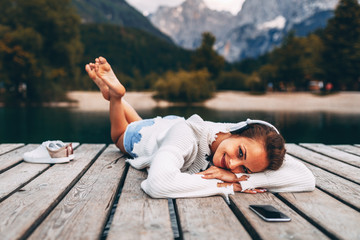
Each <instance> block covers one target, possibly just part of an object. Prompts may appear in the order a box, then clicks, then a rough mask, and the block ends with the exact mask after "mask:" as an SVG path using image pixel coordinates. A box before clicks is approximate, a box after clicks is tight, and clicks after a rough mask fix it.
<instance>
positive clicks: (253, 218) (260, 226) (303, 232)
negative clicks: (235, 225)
mask: <svg viewBox="0 0 360 240" xmlns="http://www.w3.org/2000/svg"><path fill="white" fill-rule="evenodd" d="M230 198H231V200H232V201H233V202H234V204H235V205H236V207H237V208H238V209H239V210H240V212H241V213H242V214H243V215H244V216H245V218H246V220H247V221H248V222H249V224H250V225H251V226H252V227H253V228H254V229H255V231H256V233H257V234H258V235H259V236H260V238H261V239H270V240H272V239H328V238H327V237H326V236H325V235H324V234H323V233H322V232H320V231H319V230H318V229H317V228H315V227H314V226H313V225H311V224H310V223H309V222H308V221H306V220H305V219H304V218H303V217H301V216H300V215H299V214H297V213H296V212H295V211H293V210H292V209H291V208H290V207H288V206H287V205H286V204H285V203H283V202H282V201H280V200H279V199H278V198H276V197H275V196H274V195H273V194H272V193H261V194H260V193H259V194H244V193H236V194H235V195H234V196H231V197H230ZM251 204H266V205H267V204H269V205H273V206H274V207H275V208H277V209H279V210H280V211H281V212H283V213H285V214H286V215H288V216H289V217H290V218H291V221H290V222H282V223H273V222H266V221H264V220H262V219H261V218H260V217H259V216H257V215H256V214H255V213H254V212H253V211H252V210H250V209H249V205H251ZM253 237H255V236H253ZM255 238H256V237H255Z"/></svg>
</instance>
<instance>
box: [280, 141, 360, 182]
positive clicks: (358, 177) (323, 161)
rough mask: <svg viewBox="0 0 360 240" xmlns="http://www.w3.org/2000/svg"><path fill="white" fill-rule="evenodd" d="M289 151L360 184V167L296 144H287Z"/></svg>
mask: <svg viewBox="0 0 360 240" xmlns="http://www.w3.org/2000/svg"><path fill="white" fill-rule="evenodd" d="M286 150H287V153H289V154H291V155H294V156H295V157H298V158H300V159H302V160H304V161H306V162H308V163H311V164H314V165H316V166H318V167H321V168H323V169H325V170H327V171H330V172H332V173H335V174H337V175H339V176H341V177H343V178H346V179H349V180H350V181H354V182H356V183H358V184H360V168H358V167H354V166H351V165H348V164H344V163H343V162H340V161H337V160H334V159H332V158H329V157H326V156H324V155H322V154H319V153H315V152H313V151H311V150H309V149H306V148H303V147H300V146H298V145H296V144H286Z"/></svg>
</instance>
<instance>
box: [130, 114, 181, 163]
mask: <svg viewBox="0 0 360 240" xmlns="http://www.w3.org/2000/svg"><path fill="white" fill-rule="evenodd" d="M176 118H179V117H178V116H174V115H170V116H166V117H164V119H176ZM154 123H155V120H154V119H145V120H140V121H136V122H132V123H130V124H129V125H128V126H127V128H126V131H125V135H124V148H125V151H126V152H127V153H128V154H129V155H130V156H131V157H133V158H136V157H138V155H137V154H136V153H134V152H133V149H134V144H135V143H138V142H140V140H141V133H140V130H141V129H142V128H143V127H147V126H151V125H153V124H154Z"/></svg>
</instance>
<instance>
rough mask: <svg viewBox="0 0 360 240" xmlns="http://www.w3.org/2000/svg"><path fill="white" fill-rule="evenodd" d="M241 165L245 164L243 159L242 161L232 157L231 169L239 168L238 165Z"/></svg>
mask: <svg viewBox="0 0 360 240" xmlns="http://www.w3.org/2000/svg"><path fill="white" fill-rule="evenodd" d="M241 165H243V161H241V160H239V159H230V161H229V168H230V169H234V168H237V167H239V166H241Z"/></svg>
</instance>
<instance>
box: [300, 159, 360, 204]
mask: <svg viewBox="0 0 360 240" xmlns="http://www.w3.org/2000/svg"><path fill="white" fill-rule="evenodd" d="M304 164H305V165H306V166H307V167H308V168H309V169H310V171H311V172H312V173H313V174H314V176H315V178H316V186H318V187H319V188H321V189H323V190H325V191H327V192H329V193H331V194H332V195H334V196H336V197H337V198H339V199H342V200H343V201H344V202H347V203H349V204H350V205H353V206H354V207H355V208H357V209H358V210H360V201H359V199H360V187H359V185H358V184H356V183H353V182H350V181H348V180H346V179H344V178H342V177H339V176H337V175H335V174H332V173H329V172H327V171H325V170H323V169H321V168H318V167H316V166H313V165H311V164H308V163H305V162H304Z"/></svg>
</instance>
